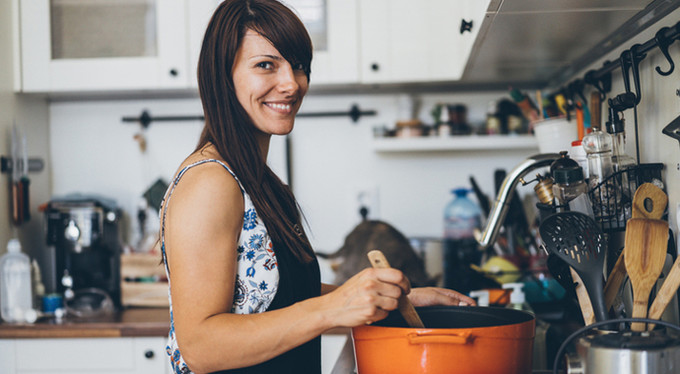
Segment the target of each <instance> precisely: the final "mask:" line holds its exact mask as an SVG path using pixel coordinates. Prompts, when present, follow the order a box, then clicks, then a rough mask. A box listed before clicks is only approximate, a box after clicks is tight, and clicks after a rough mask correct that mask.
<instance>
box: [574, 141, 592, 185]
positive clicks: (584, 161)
mask: <svg viewBox="0 0 680 374" xmlns="http://www.w3.org/2000/svg"><path fill="white" fill-rule="evenodd" d="M590 132H592V130H590ZM590 132H589V133H590ZM569 156H571V159H572V160H574V161H576V162H577V163H578V165H579V166H580V167H581V169H583V178H585V179H588V156H587V154H586V150H585V149H583V142H582V141H581V140H574V141H573V142H571V149H570V150H569Z"/></svg>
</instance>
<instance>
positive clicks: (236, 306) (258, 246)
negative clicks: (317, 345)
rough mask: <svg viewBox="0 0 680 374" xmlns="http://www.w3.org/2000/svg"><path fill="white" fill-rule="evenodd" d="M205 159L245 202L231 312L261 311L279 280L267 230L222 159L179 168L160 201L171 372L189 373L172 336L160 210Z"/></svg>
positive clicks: (267, 304) (269, 300) (163, 224)
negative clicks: (229, 180) (225, 173)
mask: <svg viewBox="0 0 680 374" xmlns="http://www.w3.org/2000/svg"><path fill="white" fill-rule="evenodd" d="M206 162H217V163H219V164H220V165H222V166H223V167H224V168H225V169H227V171H228V172H229V173H230V174H231V175H232V176H233V177H234V178H235V179H236V181H237V182H238V183H239V187H241V192H242V193H243V202H244V205H245V211H244V212H243V229H242V230H241V235H240V236H239V240H238V247H237V248H236V263H237V272H236V284H235V285H234V301H233V303H232V306H231V313H235V314H252V313H261V312H264V311H265V310H267V308H268V307H269V305H270V304H271V302H272V300H274V296H276V290H277V288H278V284H279V271H278V266H277V262H276V255H275V254H274V247H273V244H272V241H271V238H270V237H269V233H267V228H266V227H265V226H264V223H263V222H262V221H261V220H260V219H259V217H258V215H257V212H256V211H255V206H254V205H253V202H252V200H251V199H250V196H249V195H248V194H247V193H246V192H245V190H244V189H243V186H241V182H240V181H239V180H238V178H237V177H236V175H235V174H234V173H233V172H232V171H231V170H230V169H229V168H228V167H227V165H225V164H224V163H223V162H221V161H219V160H214V159H208V160H201V161H198V162H196V163H193V164H191V165H188V166H187V167H185V168H184V169H182V170H181V171H180V172H179V173H178V174H177V177H175V179H174V181H173V183H172V184H171V185H170V188H169V190H168V192H167V193H166V197H165V199H163V202H162V203H161V213H162V217H163V219H162V224H161V251H162V253H163V260H164V263H165V272H166V274H167V276H168V299H169V300H170V333H169V334H168V345H167V346H166V352H167V354H168V356H169V357H170V363H171V364H172V369H173V372H174V373H175V374H191V373H192V371H191V370H190V369H189V367H188V366H187V364H186V362H185V361H184V359H183V358H182V354H181V353H180V351H179V348H178V346H177V338H176V336H175V322H174V319H173V314H172V295H171V293H170V271H169V269H168V261H167V258H166V257H165V213H164V212H163V206H164V205H165V204H166V201H168V200H169V199H170V196H171V195H172V192H173V191H174V189H175V186H177V183H179V180H180V178H182V176H183V175H184V173H185V172H186V171H187V170H189V169H190V168H192V167H194V166H197V165H201V164H203V163H206Z"/></svg>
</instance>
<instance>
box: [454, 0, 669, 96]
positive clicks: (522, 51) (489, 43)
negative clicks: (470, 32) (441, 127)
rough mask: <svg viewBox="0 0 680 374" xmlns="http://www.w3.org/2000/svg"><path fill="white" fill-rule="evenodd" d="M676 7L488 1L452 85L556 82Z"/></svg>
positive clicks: (585, 0)
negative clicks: (460, 75)
mask: <svg viewBox="0 0 680 374" xmlns="http://www.w3.org/2000/svg"><path fill="white" fill-rule="evenodd" d="M679 6H680V2H679V1H673V0H653V1H652V0H569V1H564V0H492V1H491V4H490V5H489V8H488V10H487V14H486V17H485V21H484V22H483V24H482V25H481V27H482V29H481V30H480V32H479V35H478V37H477V39H476V41H475V45H474V47H473V51H472V53H471V55H470V58H469V59H468V63H467V65H466V69H465V73H464V75H463V78H462V79H461V81H460V82H459V83H457V85H468V86H470V85H477V86H479V87H483V86H489V87H503V86H504V87H505V88H507V86H508V85H515V86H533V87H543V86H547V85H549V84H556V83H558V84H559V83H561V82H562V81H564V80H565V79H568V78H569V77H570V76H571V75H572V74H574V73H576V72H578V71H579V70H580V69H583V68H585V67H587V66H588V65H589V64H591V63H592V62H594V61H596V60H597V59H598V58H600V57H602V56H604V55H605V54H606V53H608V52H610V51H611V50H613V49H615V48H616V47H618V46H619V45H621V44H622V43H624V42H625V41H627V40H628V39H629V38H631V37H633V36H634V35H636V34H637V33H639V32H640V31H642V30H644V29H645V28H647V27H649V26H651V25H652V24H653V23H654V22H656V21H658V20H659V19H661V18H663V16H665V15H667V14H669V13H670V12H671V11H673V10H675V9H676V8H678V7H679Z"/></svg>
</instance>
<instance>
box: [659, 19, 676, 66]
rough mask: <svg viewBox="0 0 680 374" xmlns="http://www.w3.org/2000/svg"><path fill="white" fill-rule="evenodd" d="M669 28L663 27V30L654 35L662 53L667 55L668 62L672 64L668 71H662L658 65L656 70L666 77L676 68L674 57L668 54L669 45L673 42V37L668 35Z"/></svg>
mask: <svg viewBox="0 0 680 374" xmlns="http://www.w3.org/2000/svg"><path fill="white" fill-rule="evenodd" d="M668 30H670V29H669V28H668V27H662V28H661V30H659V31H658V32H657V33H656V35H655V36H654V40H655V41H656V44H657V45H658V46H659V49H660V50H661V53H663V55H664V57H666V60H667V61H668V64H669V65H670V67H669V68H668V70H666V71H661V68H660V67H658V66H657V67H656V72H657V73H659V74H661V75H663V76H664V77H665V76H668V75H670V74H671V73H672V72H673V70H675V63H673V59H672V58H671V56H670V54H668V46H669V45H671V43H672V42H673V40H672V39H669V38H668V37H666V31H668Z"/></svg>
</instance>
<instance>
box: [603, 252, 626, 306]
mask: <svg viewBox="0 0 680 374" xmlns="http://www.w3.org/2000/svg"><path fill="white" fill-rule="evenodd" d="M624 256H625V248H624V250H623V251H622V252H621V254H620V255H619V258H618V259H616V264H614V268H613V269H612V271H611V272H610V273H609V276H608V277H607V282H606V283H605V284H604V306H605V308H606V309H607V311H609V310H610V309H611V308H612V306H613V305H614V300H615V299H616V295H617V294H618V293H619V290H621V285H622V284H623V281H624V280H625V279H626V263H625V261H624V260H623V258H624Z"/></svg>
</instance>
